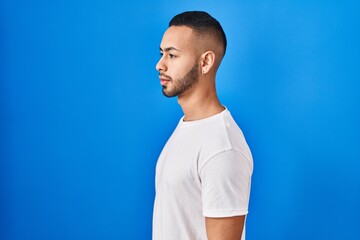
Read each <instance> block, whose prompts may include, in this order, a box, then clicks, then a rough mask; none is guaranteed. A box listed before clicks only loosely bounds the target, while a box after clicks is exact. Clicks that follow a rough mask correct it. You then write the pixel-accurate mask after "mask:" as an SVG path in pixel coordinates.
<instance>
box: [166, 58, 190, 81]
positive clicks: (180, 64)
mask: <svg viewBox="0 0 360 240" xmlns="http://www.w3.org/2000/svg"><path fill="white" fill-rule="evenodd" d="M194 64H195V60H193V59H187V58H183V59H177V60H174V61H173V62H172V64H171V67H169V68H168V74H169V75H170V76H171V77H172V79H180V78H183V77H184V76H185V75H186V74H187V73H188V72H189V71H190V70H191V69H192V68H193V67H194Z"/></svg>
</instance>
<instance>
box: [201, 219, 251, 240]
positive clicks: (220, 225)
mask: <svg viewBox="0 0 360 240" xmlns="http://www.w3.org/2000/svg"><path fill="white" fill-rule="evenodd" d="M244 222H245V216H236V217H225V218H209V217H205V224H206V234H207V237H208V240H240V239H241V235H242V232H243V228H244Z"/></svg>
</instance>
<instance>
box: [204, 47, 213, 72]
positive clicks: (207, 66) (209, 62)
mask: <svg viewBox="0 0 360 240" xmlns="http://www.w3.org/2000/svg"><path fill="white" fill-rule="evenodd" d="M214 63H215V53H214V52H213V51H206V52H204V53H203V54H202V55H201V73H202V75H205V74H207V73H209V72H210V70H211V69H212V68H213V67H214Z"/></svg>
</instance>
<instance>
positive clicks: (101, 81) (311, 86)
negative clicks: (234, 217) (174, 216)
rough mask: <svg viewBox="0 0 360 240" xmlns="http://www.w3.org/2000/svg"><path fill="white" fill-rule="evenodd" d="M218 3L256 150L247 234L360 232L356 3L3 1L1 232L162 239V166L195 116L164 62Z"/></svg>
mask: <svg viewBox="0 0 360 240" xmlns="http://www.w3.org/2000/svg"><path fill="white" fill-rule="evenodd" d="M194 9H198V10H206V11H209V12H210V13H211V14H212V15H213V16H214V17H216V18H217V19H218V20H219V21H220V22H221V23H222V25H223V28H224V30H225V32H226V34H227V37H228V50H227V54H226V56H225V59H224V61H223V63H222V66H221V67H220V70H219V74H218V78H217V86H218V93H219V97H220V99H221V100H222V103H223V104H224V105H226V106H227V107H228V108H229V109H230V111H231V112H232V114H233V116H234V118H235V119H236V120H237V122H238V124H239V125H240V126H241V128H242V129H243V132H244V133H245V136H246V137H247V140H248V143H249V145H250V147H251V149H252V152H253V157H254V162H255V171H254V175H253V185H252V196H251V201H250V209H249V216H248V220H247V239H249V240H250V239H259V240H262V239H274V240H289V239H292V240H296V239H327V240H331V239H336V240H338V239H347V240H352V239H354V240H355V239H357V240H358V239H360V204H359V203H360V127H359V123H360V83H359V82H360V47H359V43H360V14H359V13H360V2H359V1H290V0H284V1H276V2H270V1H261V0H259V1H206V2H205V1H190V0H186V1H166V0H157V1H132V2H130V1H128V2H124V1H94V0H92V1H70V0H66V1H44V0H37V1H35V0H33V1H19V0H2V1H1V5H0V35H1V37H0V51H1V55H0V61H1V68H0V77H1V81H0V123H1V124H0V133H1V134H0V143H1V145H0V146H1V147H0V159H1V161H0V239H1V240H18V239H19V240H27V239H38V240H42V239H141V240H142V239H151V221H152V205H153V198H154V170H155V164H156V160H157V157H158V154H159V153H160V151H161V149H162V147H163V145H164V143H165V142H166V140H167V138H168V137H169V135H170V134H171V132H172V130H173V129H174V127H175V125H176V123H177V121H178V120H179V118H180V117H181V116H182V112H181V108H180V107H179V106H178V104H177V101H176V99H175V98H174V99H167V98H165V97H163V95H162V93H161V86H160V84H159V80H158V78H157V72H156V70H155V64H156V62H157V60H158V59H159V50H158V49H159V44H160V41H161V37H162V34H163V32H164V31H165V30H166V28H167V24H168V22H169V20H170V19H171V18H172V17H173V16H174V15H175V14H177V13H179V12H182V11H185V10H194Z"/></svg>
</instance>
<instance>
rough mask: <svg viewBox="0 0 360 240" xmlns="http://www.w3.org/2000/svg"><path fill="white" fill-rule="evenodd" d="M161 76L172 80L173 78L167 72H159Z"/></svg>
mask: <svg viewBox="0 0 360 240" xmlns="http://www.w3.org/2000/svg"><path fill="white" fill-rule="evenodd" d="M159 77H164V78H167V79H169V80H170V81H172V78H171V77H170V76H168V75H165V74H163V73H160V74H159Z"/></svg>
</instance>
